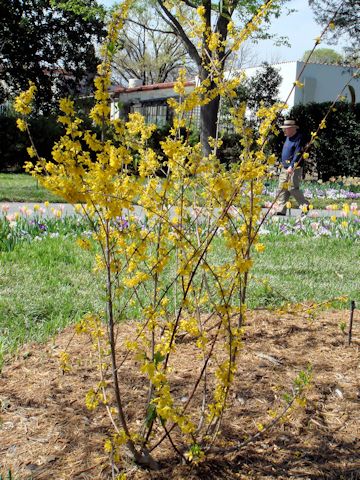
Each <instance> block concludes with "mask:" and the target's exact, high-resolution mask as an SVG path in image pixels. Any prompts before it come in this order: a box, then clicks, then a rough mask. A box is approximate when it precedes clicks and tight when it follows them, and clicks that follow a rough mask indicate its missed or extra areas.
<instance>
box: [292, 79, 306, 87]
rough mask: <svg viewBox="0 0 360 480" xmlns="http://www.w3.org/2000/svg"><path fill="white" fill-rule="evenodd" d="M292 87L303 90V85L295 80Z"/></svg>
mask: <svg viewBox="0 0 360 480" xmlns="http://www.w3.org/2000/svg"><path fill="white" fill-rule="evenodd" d="M294 86H295V87H298V88H303V86H304V84H303V83H301V82H299V80H296V81H295V82H294Z"/></svg>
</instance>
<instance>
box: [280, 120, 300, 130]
mask: <svg viewBox="0 0 360 480" xmlns="http://www.w3.org/2000/svg"><path fill="white" fill-rule="evenodd" d="M293 127H295V128H299V126H298V125H296V122H295V120H290V119H289V120H285V121H284V124H283V125H280V128H293Z"/></svg>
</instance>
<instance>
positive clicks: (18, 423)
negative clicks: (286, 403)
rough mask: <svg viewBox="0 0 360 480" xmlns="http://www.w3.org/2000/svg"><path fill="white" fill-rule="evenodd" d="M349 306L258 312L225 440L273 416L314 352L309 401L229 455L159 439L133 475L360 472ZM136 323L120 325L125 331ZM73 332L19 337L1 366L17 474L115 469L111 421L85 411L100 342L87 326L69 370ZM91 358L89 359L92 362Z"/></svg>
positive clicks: (170, 478) (0, 405)
mask: <svg viewBox="0 0 360 480" xmlns="http://www.w3.org/2000/svg"><path fill="white" fill-rule="evenodd" d="M344 321H346V322H347V321H348V312H346V311H339V312H334V311H332V312H329V311H325V312H322V313H321V314H320V315H319V317H318V318H315V319H313V320H311V319H307V318H304V316H301V315H299V314H298V315H289V314H287V315H285V316H279V315H276V314H274V313H270V312H267V311H256V312H253V313H252V314H251V315H250V318H249V322H248V323H249V326H248V327H247V331H246V336H245V340H244V348H243V350H242V353H241V355H240V366H239V370H238V373H237V377H236V382H235V385H234V388H233V391H232V395H231V398H230V401H231V403H232V408H231V409H230V410H229V411H228V413H227V414H226V416H225V418H224V422H223V425H222V430H221V432H222V436H221V439H222V443H223V444H224V445H226V444H227V442H229V443H230V442H233V441H236V440H238V441H240V440H242V439H244V438H246V437H247V436H251V435H253V434H254V433H256V431H257V425H259V424H266V423H268V422H269V421H271V418H270V417H269V414H268V412H269V410H270V409H272V408H274V405H278V404H279V402H280V399H281V397H282V395H283V393H284V392H285V391H288V390H289V389H290V387H291V385H292V382H293V380H294V378H295V377H296V375H297V374H298V373H299V372H300V371H301V370H304V369H305V368H306V366H307V365H308V364H309V363H310V364H311V365H312V368H313V381H312V384H311V387H310V388H309V390H308V392H307V394H306V397H307V404H306V406H305V407H300V406H299V407H298V408H297V409H296V411H295V412H293V414H292V415H291V417H289V418H287V419H285V421H284V422H281V423H279V424H277V425H276V426H275V427H274V428H273V429H272V430H271V431H269V432H266V434H265V435H264V436H263V437H261V438H260V439H259V440H258V441H257V442H255V443H251V444H248V445H247V446H246V447H245V448H243V449H242V450H239V451H237V452H235V453H232V454H229V455H225V456H224V455H218V456H209V457H208V458H207V459H206V460H205V461H203V462H202V463H200V464H199V465H193V466H188V465H181V464H179V462H178V459H177V458H176V456H175V455H174V451H173V450H172V448H171V446H170V445H169V444H164V445H163V446H161V447H159V449H157V450H155V452H154V456H155V457H156V458H157V459H158V460H159V462H160V465H161V469H160V471H151V472H150V471H144V470H142V469H140V468H138V467H137V466H135V465H131V464H127V465H126V470H127V477H126V478H127V479H128V480H145V479H156V480H180V479H181V480H182V479H188V480H199V479H201V480H218V479H257V480H261V479H267V480H271V479H278V480H280V479H284V480H285V479H329V480H330V479H334V480H335V479H338V480H340V479H344V480H356V479H360V375H359V366H360V355H359V352H360V348H359V347H360V315H359V312H358V311H356V312H355V316H354V329H353V340H352V343H351V345H350V346H347V341H346V340H347V337H346V335H344V333H342V331H341V329H340V327H339V324H340V322H344ZM133 331H134V325H133V324H126V325H122V327H121V329H120V331H119V337H118V341H119V342H121V340H122V338H123V337H125V336H126V337H129V336H131V335H132V332H133ZM72 337H73V329H70V328H69V329H67V330H65V331H64V332H62V333H61V334H60V335H58V336H57V337H56V338H54V339H52V340H51V341H49V342H48V343H46V344H31V345H26V346H25V347H23V349H22V350H21V352H19V354H18V357H17V358H15V359H12V361H11V362H9V363H8V364H7V365H6V366H5V367H4V369H3V371H2V373H1V374H0V474H1V473H2V474H3V475H4V477H5V475H6V474H7V471H8V469H11V471H12V474H13V478H14V480H20V479H21V480H27V479H30V478H31V479H33V480H35V479H43V480H50V479H55V480H65V479H69V480H70V479H71V480H80V479H82V480H86V479H89V480H90V479H91V480H94V479H110V478H111V469H110V466H109V460H108V456H107V454H105V452H104V448H103V445H104V441H105V439H106V437H107V433H108V432H109V431H110V423H109V420H108V418H107V416H106V414H105V412H103V411H102V410H95V412H89V411H88V410H87V409H86V407H85V401H84V397H85V394H86V392H87V391H88V390H89V389H90V388H91V387H92V386H93V385H94V384H95V383H96V382H97V381H98V378H97V371H96V361H95V354H94V353H93V352H92V350H91V344H90V342H89V341H88V339H87V338H86V337H85V336H76V337H74V338H73V339H72V341H71V342H70V346H69V349H68V351H69V353H70V355H71V358H72V359H73V369H72V371H71V372H70V373H67V374H65V375H63V374H62V373H61V370H60V369H59V354H60V352H61V351H62V350H64V349H65V348H66V346H67V345H68V343H69V341H70V340H71V338H72ZM196 358H197V357H196V355H194V351H193V347H192V344H191V342H186V341H184V342H183V343H182V344H180V345H179V346H178V348H177V353H176V362H177V363H176V368H175V370H174V372H173V375H174V378H175V381H176V382H175V383H176V388H179V389H180V388H182V387H184V386H185V387H186V385H187V384H189V383H190V382H191V379H192V377H194V375H196V366H197V365H196V362H197V360H196ZM91 365H93V369H92V370H91V369H89V368H88V367H89V366H91ZM120 377H121V382H122V393H123V394H124V398H125V399H126V402H125V407H126V409H127V414H128V415H129V418H130V421H134V422H135V421H136V412H137V409H138V408H141V405H142V402H141V400H142V399H143V397H144V396H145V393H146V391H145V384H144V381H143V379H142V377H141V376H140V374H139V372H138V371H137V370H136V368H135V367H134V365H133V364H131V363H130V362H127V363H125V364H124V366H123V367H122V369H121V372H120Z"/></svg>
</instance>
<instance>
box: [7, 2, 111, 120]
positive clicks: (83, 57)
mask: <svg viewBox="0 0 360 480" xmlns="http://www.w3.org/2000/svg"><path fill="white" fill-rule="evenodd" d="M65 3H69V2H62V4H65ZM71 3H74V1H72V2H71ZM76 3H79V4H80V3H82V4H83V7H84V8H85V6H87V7H89V8H90V7H94V8H95V7H96V5H97V3H96V2H95V1H94V0H82V2H80V1H78V2H76ZM63 6H64V5H63ZM82 13H84V12H82ZM82 13H81V12H80V11H74V10H71V9H69V8H68V9H67V10H63V9H62V8H60V7H58V6H54V5H52V2H50V0H21V1H17V2H14V1H13V0H1V2H0V16H1V19H2V20H1V23H0V45H1V46H2V47H1V51H0V63H1V69H0V80H1V81H2V82H0V102H1V99H2V100H3V101H4V100H8V99H11V98H12V97H13V95H14V94H16V93H17V92H18V91H19V89H24V88H26V87H27V86H28V82H29V80H32V81H33V82H34V83H35V84H36V85H37V86H38V93H39V94H38V97H37V105H38V107H39V109H41V111H42V112H43V113H46V114H48V113H49V112H50V111H51V110H52V108H53V105H54V98H59V97H62V96H64V95H69V94H76V93H77V92H79V91H80V90H81V89H84V87H85V86H86V87H87V88H88V87H89V85H90V83H89V81H90V82H91V79H92V77H93V76H94V74H95V72H96V64H97V57H96V52H95V42H97V41H101V39H102V38H103V37H104V35H105V30H104V22H103V19H102V18H101V17H100V16H99V15H98V16H96V17H94V16H92V17H91V18H90V17H87V18H84V17H83V16H82Z"/></svg>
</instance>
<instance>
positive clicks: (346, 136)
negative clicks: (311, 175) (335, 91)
mask: <svg viewBox="0 0 360 480" xmlns="http://www.w3.org/2000/svg"><path fill="white" fill-rule="evenodd" d="M329 107H330V103H329V102H325V103H309V104H306V105H296V106H295V107H293V108H292V109H291V111H290V113H289V117H290V118H294V119H295V120H296V121H297V123H298V125H299V126H300V129H301V131H302V133H303V134H304V136H305V140H306V141H309V140H310V138H311V132H315V131H316V129H317V127H318V125H319V124H320V122H321V120H322V119H323V118H324V116H325V114H326V112H327V111H328V109H329ZM283 141H284V138H283V137H282V136H281V135H279V136H278V137H275V138H274V139H273V145H272V147H273V150H274V151H275V152H276V153H277V154H278V155H280V153H281V147H282V144H283ZM309 153H310V159H309V160H310V162H311V165H312V167H313V169H314V171H315V172H316V173H317V176H318V178H319V179H322V180H325V181H326V180H328V179H329V178H331V177H339V176H342V177H343V176H346V177H359V176H360V104H359V103H358V104H356V105H351V104H349V103H346V102H338V103H337V104H336V105H335V108H334V109H333V111H332V112H331V114H330V116H329V117H328V120H327V122H326V128H324V129H322V130H320V132H319V137H318V139H317V141H316V143H315V145H313V146H312V147H311V149H310V152H309ZM307 165H308V166H309V163H308V162H307Z"/></svg>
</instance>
